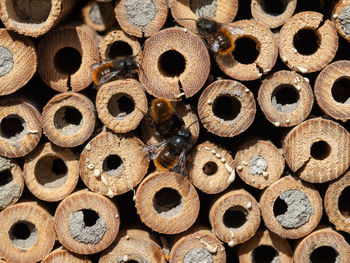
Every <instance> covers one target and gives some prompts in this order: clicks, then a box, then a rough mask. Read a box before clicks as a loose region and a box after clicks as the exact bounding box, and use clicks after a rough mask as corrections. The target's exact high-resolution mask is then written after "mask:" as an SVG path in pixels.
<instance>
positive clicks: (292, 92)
mask: <svg viewBox="0 0 350 263" xmlns="http://www.w3.org/2000/svg"><path fill="white" fill-rule="evenodd" d="M299 100H300V96H299V92H298V91H297V90H296V88H295V87H294V86H293V85H290V84H281V85H278V86H277V87H276V88H275V89H274V91H273V92H272V94H271V102H272V105H273V106H274V107H275V108H276V109H277V110H278V111H280V112H293V111H295V110H296V109H297V107H298V104H299Z"/></svg>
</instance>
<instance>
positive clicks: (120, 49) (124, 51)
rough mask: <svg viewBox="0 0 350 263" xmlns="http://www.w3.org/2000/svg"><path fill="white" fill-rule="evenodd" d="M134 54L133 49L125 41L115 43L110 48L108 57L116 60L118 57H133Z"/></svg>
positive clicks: (107, 52)
mask: <svg viewBox="0 0 350 263" xmlns="http://www.w3.org/2000/svg"><path fill="white" fill-rule="evenodd" d="M132 53H133V52H132V48H131V46H130V45H129V44H128V43H126V42H124V41H115V42H113V43H112V44H110V45H109V46H108V48H107V50H106V57H107V58H109V59H114V58H116V57H123V56H125V57H126V56H131V55H132Z"/></svg>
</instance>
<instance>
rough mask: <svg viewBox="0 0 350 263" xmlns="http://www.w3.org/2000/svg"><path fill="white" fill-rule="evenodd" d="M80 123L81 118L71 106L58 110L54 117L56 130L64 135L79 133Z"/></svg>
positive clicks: (78, 112)
mask: <svg viewBox="0 0 350 263" xmlns="http://www.w3.org/2000/svg"><path fill="white" fill-rule="evenodd" d="M82 122H83V116H82V115H81V113H80V111H79V110H77V109H76V108H74V107H71V106H67V107H62V108H60V109H59V110H58V111H56V113H55V116H54V125H55V127H56V129H58V130H59V131H60V132H61V133H63V134H65V135H73V134H75V133H76V132H77V131H79V130H80V128H81V125H82Z"/></svg>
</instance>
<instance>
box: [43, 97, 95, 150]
mask: <svg viewBox="0 0 350 263" xmlns="http://www.w3.org/2000/svg"><path fill="white" fill-rule="evenodd" d="M42 126H43V130H44V134H45V135H46V136H47V138H48V139H49V140H50V141H52V142H53V143H55V144H56V145H58V146H61V147H75V146H78V145H81V144H82V143H84V142H85V141H86V140H87V139H88V138H89V137H90V135H91V134H92V132H93V130H94V128H95V107H94V104H93V103H92V101H90V99H88V98H87V97H85V96H84V95H82V94H79V93H75V92H64V93H60V94H57V95H56V96H54V97H53V98H52V99H51V100H49V101H48V103H47V104H46V105H45V107H44V108H43V113H42Z"/></svg>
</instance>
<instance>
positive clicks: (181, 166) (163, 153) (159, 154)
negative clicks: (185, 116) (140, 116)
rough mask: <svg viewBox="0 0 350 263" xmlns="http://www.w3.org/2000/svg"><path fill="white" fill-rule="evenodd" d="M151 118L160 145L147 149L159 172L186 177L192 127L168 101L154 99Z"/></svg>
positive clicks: (147, 147) (153, 145)
mask: <svg viewBox="0 0 350 263" xmlns="http://www.w3.org/2000/svg"><path fill="white" fill-rule="evenodd" d="M150 116H151V118H152V122H153V123H154V125H153V126H154V129H155V132H156V133H157V135H158V137H159V138H160V139H162V141H161V142H160V143H159V144H151V145H148V146H146V147H145V149H146V150H147V151H148V153H149V157H150V159H151V160H153V163H154V165H155V167H156V168H157V170H160V171H173V172H177V173H180V174H183V175H185V163H186V153H187V151H188V150H189V149H190V148H191V146H192V143H193V142H192V140H191V139H192V135H191V133H190V131H189V129H190V127H191V126H192V125H193V124H195V123H197V122H198V120H196V121H194V122H193V123H192V124H191V125H189V126H188V127H187V128H185V127H184V125H185V124H184V122H183V120H182V119H181V118H180V117H179V116H178V115H177V113H176V110H175V109H174V107H173V105H172V104H171V103H170V102H169V101H168V100H166V99H163V98H158V99H154V100H153V102H152V105H151V107H150Z"/></svg>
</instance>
